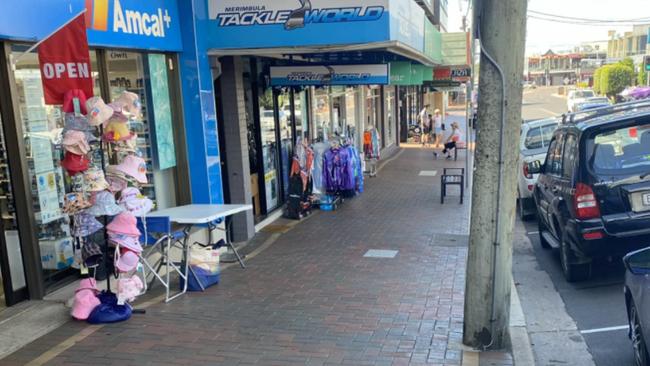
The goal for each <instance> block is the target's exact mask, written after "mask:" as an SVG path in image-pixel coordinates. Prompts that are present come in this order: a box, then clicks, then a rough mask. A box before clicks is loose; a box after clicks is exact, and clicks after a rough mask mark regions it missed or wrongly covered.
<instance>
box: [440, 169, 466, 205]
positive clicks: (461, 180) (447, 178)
mask: <svg viewBox="0 0 650 366" xmlns="http://www.w3.org/2000/svg"><path fill="white" fill-rule="evenodd" d="M452 171H459V172H460V174H449V173H448V172H452ZM448 185H457V186H460V204H461V205H462V204H463V196H464V195H465V168H445V169H444V170H443V174H442V175H441V176H440V204H443V205H444V204H445V196H447V186H448Z"/></svg>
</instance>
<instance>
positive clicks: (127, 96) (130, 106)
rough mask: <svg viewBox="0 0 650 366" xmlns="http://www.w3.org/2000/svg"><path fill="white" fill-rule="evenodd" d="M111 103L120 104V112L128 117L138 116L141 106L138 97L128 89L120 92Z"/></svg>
mask: <svg viewBox="0 0 650 366" xmlns="http://www.w3.org/2000/svg"><path fill="white" fill-rule="evenodd" d="M113 104H116V105H118V106H120V107H121V108H122V113H124V115H126V116H129V117H131V116H133V117H138V116H139V115H140V109H141V108H142V104H141V103H140V97H139V96H138V95H137V94H135V93H132V92H130V91H124V92H122V94H121V95H120V96H119V97H118V98H117V99H115V100H114V101H113Z"/></svg>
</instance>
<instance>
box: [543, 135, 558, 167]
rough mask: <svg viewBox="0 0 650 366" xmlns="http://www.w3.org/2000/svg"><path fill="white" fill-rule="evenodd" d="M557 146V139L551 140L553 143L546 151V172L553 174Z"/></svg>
mask: <svg viewBox="0 0 650 366" xmlns="http://www.w3.org/2000/svg"><path fill="white" fill-rule="evenodd" d="M556 147H557V140H556V139H553V140H551V144H550V146H549V148H548V152H547V153H546V160H545V161H544V172H545V173H549V174H552V170H553V154H555V148H556Z"/></svg>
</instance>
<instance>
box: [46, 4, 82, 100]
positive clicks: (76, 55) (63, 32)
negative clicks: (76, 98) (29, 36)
mask: <svg viewBox="0 0 650 366" xmlns="http://www.w3.org/2000/svg"><path fill="white" fill-rule="evenodd" d="M38 61H39V64H40V68H41V78H42V81H43V91H44V93H45V104H63V94H65V92H67V91H68V90H72V89H80V90H82V91H83V92H84V94H85V95H86V97H87V98H90V97H92V96H93V78H92V72H91V69H90V54H89V52H88V38H87V37H86V22H85V19H84V14H83V13H82V14H79V15H78V16H77V17H76V18H75V19H73V20H72V21H70V22H69V23H68V24H66V25H65V26H63V27H62V28H61V29H59V30H58V31H57V32H56V33H54V34H53V35H52V36H50V37H49V38H47V39H46V40H45V41H43V43H41V44H40V45H39V46H38Z"/></svg>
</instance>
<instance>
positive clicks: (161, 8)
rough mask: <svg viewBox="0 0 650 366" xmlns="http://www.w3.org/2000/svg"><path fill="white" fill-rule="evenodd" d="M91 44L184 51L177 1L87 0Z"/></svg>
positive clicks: (87, 23)
mask: <svg viewBox="0 0 650 366" xmlns="http://www.w3.org/2000/svg"><path fill="white" fill-rule="evenodd" d="M86 9H87V11H86V27H87V28H88V38H89V42H90V44H91V45H106V46H118V47H125V48H143V49H160V50H180V49H181V48H182V47H181V39H180V25H179V17H178V7H177V4H176V1H175V0H147V1H142V0H86Z"/></svg>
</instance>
